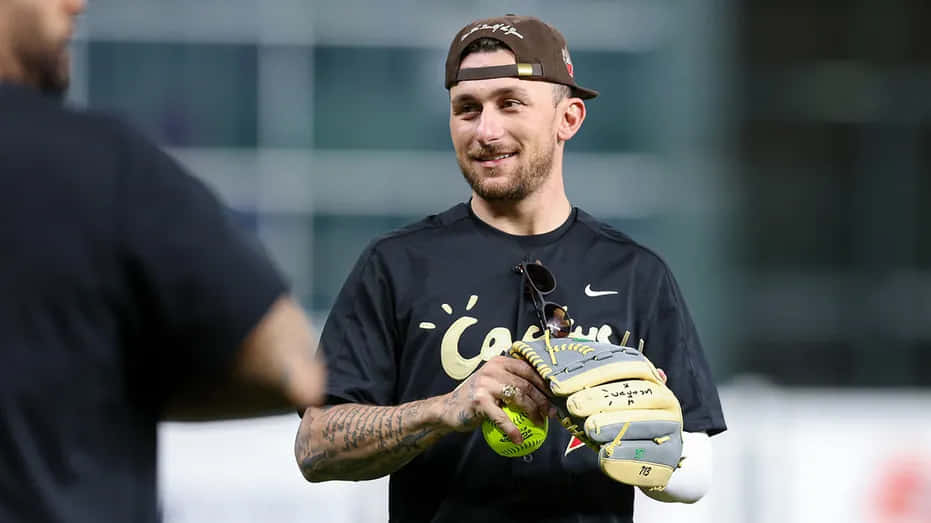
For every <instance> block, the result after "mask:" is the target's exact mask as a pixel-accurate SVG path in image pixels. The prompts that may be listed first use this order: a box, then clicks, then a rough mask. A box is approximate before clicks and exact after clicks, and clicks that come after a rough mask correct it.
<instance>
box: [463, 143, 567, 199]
mask: <svg viewBox="0 0 931 523" xmlns="http://www.w3.org/2000/svg"><path fill="white" fill-rule="evenodd" d="M555 150H556V144H555V143H554V144H553V145H552V146H551V147H549V148H544V149H543V150H542V151H539V153H537V154H532V153H531V154H530V155H529V156H528V161H527V163H526V164H518V165H517V166H516V169H515V170H514V172H513V173H512V174H511V176H510V179H509V180H508V182H509V183H507V184H496V183H485V182H489V181H491V180H490V179H491V178H493V177H492V174H496V173H495V171H496V169H482V168H481V167H474V166H473V165H471V162H472V159H471V157H472V156H486V157H487V156H494V155H497V154H501V152H502V151H499V150H497V149H496V148H493V147H489V148H483V149H482V150H481V151H480V152H478V153H471V154H467V155H466V158H465V159H463V158H461V157H458V156H457V158H456V161H457V162H458V163H459V169H460V170H461V171H462V176H463V177H465V179H466V181H467V182H468V183H469V186H471V187H472V190H473V191H475V194H477V195H479V196H480V197H481V198H482V199H483V200H486V201H513V202H516V201H521V200H523V199H524V198H526V197H527V196H529V195H530V194H531V193H533V192H534V191H536V190H537V189H538V188H539V187H540V186H541V185H543V182H544V181H546V178H547V176H549V174H550V171H551V170H552V168H553V153H554V151H555ZM521 154H523V153H521ZM479 169H482V170H485V171H486V172H489V174H488V175H485V176H483V175H481V174H479Z"/></svg>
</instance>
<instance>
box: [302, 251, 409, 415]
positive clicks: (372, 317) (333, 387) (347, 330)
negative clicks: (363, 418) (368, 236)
mask: <svg viewBox="0 0 931 523" xmlns="http://www.w3.org/2000/svg"><path fill="white" fill-rule="evenodd" d="M393 296H394V292H393V289H392V285H391V279H390V275H389V274H388V271H387V268H386V267H385V264H384V263H383V262H382V258H381V256H380V255H379V254H378V253H377V252H376V249H375V247H374V244H373V245H371V246H369V247H368V248H367V249H366V250H365V252H363V254H362V256H360V258H359V260H358V262H357V263H356V266H355V267H354V268H353V270H352V273H350V275H349V277H348V278H347V279H346V282H345V283H344V284H343V288H342V289H341V290H340V293H339V296H338V297H337V298H336V302H335V303H334V305H333V309H332V310H331V311H330V315H329V316H328V317H327V321H326V324H325V326H324V328H323V333H322V334H321V338H320V351H321V353H322V354H323V355H324V357H325V358H326V365H327V371H328V377H327V395H328V397H329V399H328V402H329V403H344V402H351V403H363V404H369V405H394V404H396V397H395V396H396V394H395V385H396V383H397V359H396V354H397V350H396V347H397V340H398V334H397V332H398V331H397V326H396V323H395V321H394V315H395V314H394V310H395V306H394V298H393Z"/></svg>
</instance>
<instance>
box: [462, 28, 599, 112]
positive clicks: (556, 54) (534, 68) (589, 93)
mask: <svg viewBox="0 0 931 523" xmlns="http://www.w3.org/2000/svg"><path fill="white" fill-rule="evenodd" d="M480 38H491V39H494V40H498V41H499V42H501V43H502V44H504V45H505V46H506V47H507V48H508V49H510V50H511V52H512V53H514V57H515V58H516V61H517V63H516V64H509V65H497V66H492V67H474V68H466V69H460V68H459V62H460V61H461V60H462V52H463V51H465V48H466V47H468V46H469V44H471V43H472V42H474V41H476V40H478V39H480ZM506 77H514V78H520V79H522V80H538V81H544V82H553V83H557V84H563V85H566V86H569V87H570V88H571V89H572V95H573V96H577V97H579V98H582V99H586V100H587V99H589V98H594V97H596V96H598V91H593V90H592V89H586V88H584V87H581V86H580V85H578V84H577V83H575V78H574V71H573V70H572V59H571V58H570V57H569V48H568V46H567V45H566V39H565V38H564V37H563V35H562V34H561V33H560V32H559V31H557V30H556V28H555V27H553V26H551V25H549V24H547V23H546V22H544V21H542V20H540V19H539V18H534V17H532V16H517V15H511V14H508V15H504V16H500V17H496V18H488V19H485V20H477V21H475V22H472V23H470V24H469V25H467V26H465V27H463V28H462V29H461V30H460V31H459V32H458V33H457V34H456V36H455V38H453V42H452V44H450V46H449V54H448V55H447V56H446V88H447V89H449V88H450V87H452V86H453V85H455V84H456V83H458V82H461V81H464V80H484V79H487V78H506Z"/></svg>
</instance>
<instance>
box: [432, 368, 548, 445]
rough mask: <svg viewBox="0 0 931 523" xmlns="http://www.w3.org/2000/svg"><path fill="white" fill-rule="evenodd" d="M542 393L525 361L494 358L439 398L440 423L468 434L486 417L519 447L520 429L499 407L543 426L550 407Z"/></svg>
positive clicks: (540, 381) (542, 385)
mask: <svg viewBox="0 0 931 523" xmlns="http://www.w3.org/2000/svg"><path fill="white" fill-rule="evenodd" d="M544 390H547V387H546V384H545V383H544V382H543V378H541V377H540V375H539V374H538V373H537V371H535V370H534V369H533V367H531V366H530V365H529V364H528V363H527V362H526V361H523V360H519V359H516V358H509V357H507V356H497V357H495V358H492V359H491V360H489V361H488V362H486V363H485V364H484V365H482V366H481V367H480V368H479V369H478V370H477V371H475V373H474V374H472V375H471V376H469V378H468V379H466V380H465V381H463V382H462V383H461V384H459V386H458V387H456V389H455V390H453V391H452V392H450V393H448V394H445V395H444V396H440V398H439V399H440V400H441V402H440V405H441V407H442V412H441V413H440V416H439V417H440V421H441V422H442V423H443V424H444V425H446V426H448V427H449V428H451V429H453V430H455V431H457V432H468V431H471V430H474V429H475V428H476V427H478V426H479V425H480V424H481V423H482V421H484V419H485V418H488V419H490V420H491V421H493V422H494V423H495V424H496V425H497V426H498V427H499V428H500V429H501V431H502V432H504V433H505V434H507V435H508V437H509V438H510V439H511V441H513V442H514V443H515V444H518V445H519V444H521V443H523V437H521V435H520V430H518V429H517V427H516V426H515V425H514V423H512V422H511V420H510V419H509V418H508V416H507V414H505V413H504V411H503V410H501V406H502V405H507V406H509V407H512V408H515V409H518V410H522V411H524V412H525V413H527V415H528V416H529V417H530V419H532V420H533V422H534V423H538V424H539V423H543V420H544V419H545V418H546V417H547V416H548V415H549V414H550V410H551V408H552V407H551V405H550V402H549V400H548V399H547V397H546V394H545V393H544V392H543V391H544Z"/></svg>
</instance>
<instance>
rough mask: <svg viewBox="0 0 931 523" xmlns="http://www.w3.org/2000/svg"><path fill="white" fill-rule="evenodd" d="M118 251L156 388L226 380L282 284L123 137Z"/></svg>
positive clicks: (169, 169)
mask: <svg viewBox="0 0 931 523" xmlns="http://www.w3.org/2000/svg"><path fill="white" fill-rule="evenodd" d="M126 135H127V136H128V143H129V147H128V154H127V157H126V165H127V169H126V171H125V172H124V175H123V177H122V191H121V192H122V194H121V200H122V201H120V202H118V204H117V208H118V209H120V212H121V214H122V216H120V217H118V220H119V222H120V225H121V227H122V234H121V235H120V236H121V239H122V251H123V256H124V259H125V264H126V266H127V273H128V275H129V280H130V283H131V288H132V289H133V298H134V302H135V303H136V304H137V305H136V306H137V307H138V309H139V310H138V313H137V314H138V322H139V324H140V326H141V329H140V330H141V331H142V332H144V333H145V334H144V336H145V337H146V339H144V340H138V341H140V343H139V344H138V345H136V346H134V348H135V349H136V350H137V351H138V350H139V349H140V348H141V347H140V346H144V347H146V348H147V349H148V350H149V351H150V352H149V353H148V354H146V355H145V356H146V359H145V361H146V362H147V364H148V365H150V366H151V368H150V370H149V372H154V373H157V374H160V376H158V377H157V378H156V379H158V380H159V385H160V387H161V388H163V389H166V391H167V390H170V389H171V388H172V387H173V386H175V385H178V384H180V383H184V382H186V381H188V380H191V379H196V380H198V381H201V380H203V379H204V378H210V377H217V376H219V375H220V374H221V373H223V372H225V371H227V370H228V369H229V368H230V366H231V364H232V360H233V357H234V356H235V354H237V352H238V350H239V348H240V345H241V344H242V342H243V341H244V339H245V338H246V336H247V335H248V334H249V333H250V332H251V331H252V329H253V328H254V327H255V326H256V325H257V324H258V323H259V321H260V320H261V319H262V317H263V316H264V315H265V313H266V312H267V311H268V310H269V308H270V306H271V305H272V304H273V303H274V301H275V300H276V299H277V298H278V297H279V296H281V295H282V294H283V293H284V292H285V291H286V285H285V282H284V280H283V278H282V276H281V275H280V273H279V272H278V270H277V269H276V268H275V267H274V265H273V264H272V262H271V260H270V259H269V258H268V256H267V254H266V253H265V251H264V249H263V248H262V247H261V245H260V244H259V242H258V240H257V239H256V238H255V237H254V236H252V235H251V234H248V233H246V232H245V231H243V230H242V229H241V228H240V227H238V226H237V225H236V224H234V223H233V221H232V217H231V214H230V212H229V211H228V209H227V208H226V207H225V206H224V205H223V204H221V202H220V201H219V200H218V199H217V197H216V196H215V195H214V194H213V193H212V192H211V191H210V190H209V189H208V188H207V187H206V186H205V185H204V184H203V183H202V182H201V181H199V180H198V179H196V178H194V177H193V176H192V175H190V174H189V173H187V172H186V171H185V170H184V169H183V168H182V167H181V166H180V165H179V164H178V163H177V162H175V161H174V160H173V159H172V158H170V157H169V156H168V155H167V154H165V153H164V152H162V151H160V150H158V149H157V148H156V147H154V146H152V145H150V144H148V143H147V142H146V141H145V140H143V139H142V138H141V137H139V136H136V135H134V134H133V133H132V132H127V134H126Z"/></svg>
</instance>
